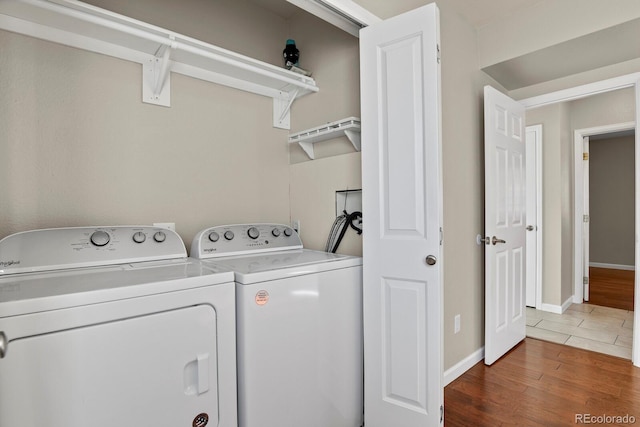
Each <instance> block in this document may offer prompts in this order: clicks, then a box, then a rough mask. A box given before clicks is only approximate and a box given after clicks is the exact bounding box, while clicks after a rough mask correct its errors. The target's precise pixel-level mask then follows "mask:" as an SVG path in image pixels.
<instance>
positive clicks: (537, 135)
mask: <svg viewBox="0 0 640 427" xmlns="http://www.w3.org/2000/svg"><path fill="white" fill-rule="evenodd" d="M526 132H533V134H534V141H535V144H536V158H535V160H536V227H537V229H536V266H535V272H536V281H535V284H536V309H537V310H540V309H541V308H542V233H543V227H544V223H543V222H542V137H543V133H542V132H543V129H542V125H541V124H538V125H531V126H527V127H525V133H526ZM527 271H530V269H529V267H528V266H527Z"/></svg>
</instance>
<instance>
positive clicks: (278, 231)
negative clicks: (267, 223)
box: [271, 228, 280, 237]
mask: <svg viewBox="0 0 640 427" xmlns="http://www.w3.org/2000/svg"><path fill="white" fill-rule="evenodd" d="M271 235H272V236H273V237H278V236H279V235H280V230H278V229H277V228H274V229H273V230H271Z"/></svg>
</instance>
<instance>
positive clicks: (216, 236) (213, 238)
mask: <svg viewBox="0 0 640 427" xmlns="http://www.w3.org/2000/svg"><path fill="white" fill-rule="evenodd" d="M209 240H211V241H212V242H213V243H215V242H217V241H218V240H220V235H219V234H218V233H216V232H215V231H212V232H211V233H209Z"/></svg>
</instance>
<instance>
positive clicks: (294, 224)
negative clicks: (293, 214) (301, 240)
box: [291, 219, 300, 234]
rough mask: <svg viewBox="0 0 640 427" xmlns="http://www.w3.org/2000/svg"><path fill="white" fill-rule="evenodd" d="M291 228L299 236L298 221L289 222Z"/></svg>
mask: <svg viewBox="0 0 640 427" xmlns="http://www.w3.org/2000/svg"><path fill="white" fill-rule="evenodd" d="M291 226H292V228H293V229H294V230H295V231H296V233H298V234H300V220H299V219H294V220H293V221H292V222H291Z"/></svg>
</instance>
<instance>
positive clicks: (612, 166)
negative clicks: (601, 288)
mask: <svg viewBox="0 0 640 427" xmlns="http://www.w3.org/2000/svg"><path fill="white" fill-rule="evenodd" d="M634 145H635V137H634V136H624V137H618V138H605V139H598V140H591V141H589V152H590V155H589V209H590V210H589V214H590V216H591V221H590V224H589V238H590V239H589V261H590V262H595V263H604V264H616V265H624V266H633V265H634V264H635V258H634V257H635V248H634V243H635V242H634V240H635V239H634V236H635V231H634V230H635V225H634V221H635V183H634V179H635V178H634V177H635V157H634V156H635V146H634Z"/></svg>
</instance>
